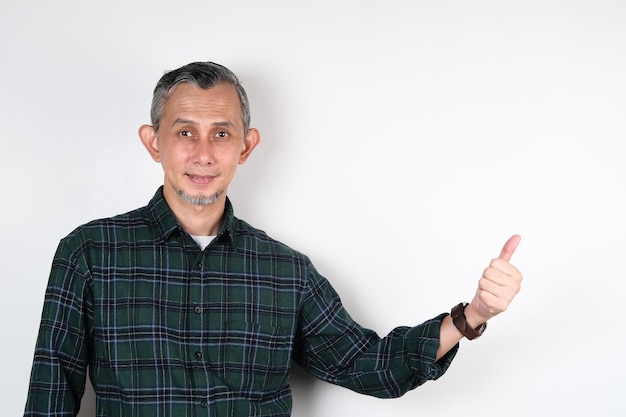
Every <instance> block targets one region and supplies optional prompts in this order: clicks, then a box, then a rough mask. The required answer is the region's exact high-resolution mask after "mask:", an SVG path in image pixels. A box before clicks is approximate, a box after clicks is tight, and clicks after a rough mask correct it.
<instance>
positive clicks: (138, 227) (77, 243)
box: [59, 207, 155, 254]
mask: <svg viewBox="0 0 626 417" xmlns="http://www.w3.org/2000/svg"><path fill="white" fill-rule="evenodd" d="M152 223H153V221H152V220H151V217H150V215H149V212H148V208H147V207H141V208H138V209H135V210H132V211H129V212H126V213H123V214H119V215H116V216H112V217H105V218H100V219H94V220H92V221H90V222H88V223H84V224H82V225H80V226H78V227H76V228H75V229H74V230H72V231H71V232H70V233H69V234H68V235H67V236H65V237H63V238H62V239H61V242H60V244H59V250H63V252H65V253H66V254H67V252H68V251H69V252H71V253H74V254H75V253H76V252H77V251H82V250H85V249H87V248H89V247H99V248H102V247H104V246H108V247H110V246H114V245H119V244H124V242H127V243H128V242H130V241H131V240H133V241H137V240H150V241H153V240H154V238H155V237H154V236H155V233H154V231H153V229H154V227H153V225H152Z"/></svg>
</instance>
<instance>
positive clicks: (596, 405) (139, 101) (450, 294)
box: [0, 0, 626, 417]
mask: <svg viewBox="0 0 626 417" xmlns="http://www.w3.org/2000/svg"><path fill="white" fill-rule="evenodd" d="M0 60H1V62H2V72H1V76H0V129H1V130H0V132H1V135H0V140H1V142H0V143H1V150H2V151H1V152H0V169H1V177H2V210H3V212H2V215H1V216H0V218H1V221H0V227H1V229H0V236H1V237H2V239H1V240H0V245H1V247H0V256H1V259H0V271H2V272H1V274H2V275H1V282H0V285H1V288H0V320H1V327H0V329H2V336H1V337H2V343H0V349H1V350H0V375H1V376H0V378H1V381H2V389H1V390H0V403H1V404H2V407H3V410H2V412H1V413H2V415H6V416H15V415H20V414H21V413H22V411H23V406H24V401H25V398H26V391H27V386H28V378H29V373H30V366H31V362H32V355H33V349H34V344H35V339H36V335H37V328H38V324H39V318H40V314H41V306H42V301H43V294H44V291H45V285H46V281H47V275H48V272H49V268H50V262H51V259H52V256H53V253H54V250H55V248H56V245H57V243H58V241H59V239H61V238H62V237H63V236H65V235H66V234H67V233H69V232H70V231H71V230H72V229H73V228H74V227H76V226H77V225H79V224H81V223H84V222H86V221H88V220H91V219H93V218H97V217H104V216H110V215H114V214H117V213H121V212H125V211H128V210H131V209H134V208H136V207H139V206H142V205H144V204H146V203H147V202H148V200H149V199H150V197H151V196H152V194H153V193H154V191H155V189H156V188H157V186H158V185H160V183H161V181H162V173H161V170H160V166H158V165H157V164H155V163H154V162H153V161H152V160H151V159H150V158H149V156H148V155H147V153H146V152H145V150H144V149H143V148H142V146H141V145H140V142H139V140H138V139H137V134H136V132H137V128H138V127H139V125H141V124H142V123H146V122H148V121H149V119H148V114H149V104H150V99H151V94H152V89H153V87H154V85H155V83H156V81H157V79H158V78H159V77H160V76H161V75H162V74H163V72H164V71H166V70H169V69H174V68H176V67H178V66H181V65H183V64H186V63H188V62H190V61H196V60H212V61H216V62H219V63H222V64H224V65H226V66H228V67H229V68H231V69H232V70H233V71H235V72H236V73H237V74H238V75H239V76H240V78H241V79H242V81H243V83H244V85H245V86H246V88H247V90H248V94H249V96H250V100H251V104H252V119H253V125H254V126H256V127H257V128H259V129H260V131H261V134H262V143H261V145H260V146H259V147H258V148H257V149H256V151H255V153H254V154H253V155H252V157H251V159H250V160H249V161H248V163H246V164H245V165H244V166H242V167H241V169H240V170H239V173H238V177H237V178H236V180H235V182H234V183H233V185H232V186H231V190H230V196H231V198H232V200H233V202H234V205H235V211H236V214H237V215H238V216H239V217H241V218H243V219H245V220H248V221H249V222H250V223H252V224H253V225H254V226H256V227H259V228H261V229H264V230H266V231H268V232H269V233H270V234H271V235H272V236H273V237H275V238H277V239H280V240H282V241H284V242H285V243H287V244H289V245H290V246H292V247H294V248H296V249H298V250H300V251H302V252H304V253H306V254H308V255H309V256H310V257H311V258H312V259H313V261H314V263H315V264H316V265H317V267H318V269H320V271H321V272H322V273H323V274H324V275H326V276H327V277H329V279H330V280H331V282H332V283H333V284H334V286H335V287H336V289H337V290H338V291H339V293H340V294H341V295H342V298H343V300H344V303H345V305H346V306H347V308H348V310H349V311H350V312H351V313H352V315H353V316H354V317H355V318H356V319H357V320H358V321H359V322H361V323H362V324H364V325H367V326H369V327H371V328H373V329H375V330H376V331H378V332H379V333H380V334H381V335H382V334H386V333H387V332H388V331H390V330H391V329H392V328H393V327H394V326H396V325H409V324H416V323H419V322H421V321H423V320H426V319H428V318H430V317H432V316H434V315H436V314H438V313H440V312H443V311H447V310H448V309H449V308H450V307H451V306H452V305H454V304H456V303H457V302H459V301H462V300H469V299H470V298H471V296H472V295H473V292H474V288H475V285H476V281H477V279H478V277H479V276H480V274H481V272H482V270H483V268H484V267H485V266H486V264H487V263H488V262H489V260H490V259H491V258H493V257H495V256H497V254H498V253H499V250H500V246H501V245H502V243H504V241H505V240H506V239H507V238H508V237H509V236H510V235H511V234H513V233H519V234H521V235H522V236H523V241H522V244H521V246H520V247H519V250H518V252H517V253H516V254H515V256H514V258H513V261H514V263H515V264H516V265H517V266H518V267H519V268H520V269H521V270H522V272H523V273H524V275H525V281H524V286H523V290H522V292H521V293H520V295H519V296H518V298H517V299H516V300H515V302H514V304H513V305H511V308H510V309H509V311H507V312H506V313H505V314H503V315H501V316H499V317H496V318H495V319H493V320H492V322H491V323H490V326H489V328H488V330H487V333H486V334H485V336H484V337H483V338H482V339H479V340H477V341H475V342H471V343H469V342H467V341H464V342H462V346H461V351H460V353H459V355H458V356H457V359H456V360H455V362H454V363H453V366H452V367H451V368H450V370H449V372H448V373H447V374H446V375H445V376H444V377H443V378H442V379H440V380H438V381H436V382H431V383H428V384H426V385H424V386H423V387H421V388H418V389H417V390H416V391H413V392H410V393H409V394H407V395H406V396H404V397H402V398H400V399H395V400H378V399H374V398H368V397H364V396H361V395H358V394H354V393H352V392H350V391H348V390H346V389H343V388H338V387H334V386H330V385H328V384H326V383H323V382H319V381H317V380H314V379H313V378H311V377H309V376H307V375H304V374H302V373H301V371H300V372H296V374H295V375H294V378H293V386H294V401H295V407H294V413H293V415H294V416H297V417H322V416H323V417H333V416H381V415H390V416H391V415H393V416H397V417H401V416H415V415H422V416H430V417H436V416H452V415H463V416H481V417H486V416H520V417H521V416H530V415H535V416H551V415H556V416H562V415H568V416H589V415H596V416H623V415H624V414H626V405H625V400H624V398H623V397H624V390H625V388H626V381H625V380H626V366H625V361H624V357H623V354H624V351H625V348H626V343H625V342H624V338H623V337H622V335H621V333H623V331H624V319H623V317H624V308H623V307H622V305H623V303H624V290H623V284H622V281H624V280H625V279H626V276H624V268H623V265H624V254H625V252H626V244H625V232H626V220H625V215H624V214H625V213H626V191H625V185H626V163H625V157H626V151H625V145H624V141H625V139H626V118H625V116H626V98H625V97H626V2H623V1H619V0H614V1H602V0H593V1H573V0H572V1H566V0H561V1H535V0H525V1H499V0H492V1H463V0H449V1H416V0H411V1H409V0H405V1H385V2H383V1H372V0H370V1H363V0H359V1H357V0H354V1H341V0H332V1H329V0H317V1H315V2H310V3H305V2H288V1H282V2H281V1H241V0H239V1H232V0H231V1H223V2H216V1H208V0H204V1H177V2H174V1H160V0H151V1H147V0H145V1H131V0H125V1H119V0H114V1H113V0H110V1H106V2H90V1H67V0H57V1H53V2H51V1H44V0H37V1H27V0H26V1H12V2H9V1H4V2H2V5H1V6H0ZM91 395H92V394H88V398H86V401H85V403H86V405H85V408H84V410H83V411H82V412H81V416H92V415H93V413H94V412H93V406H94V405H93V404H94V403H93V397H90V396H91Z"/></svg>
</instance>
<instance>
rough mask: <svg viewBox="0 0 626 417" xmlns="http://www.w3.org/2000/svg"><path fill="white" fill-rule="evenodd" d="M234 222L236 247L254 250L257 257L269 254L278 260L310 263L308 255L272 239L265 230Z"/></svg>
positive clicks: (236, 219) (238, 220)
mask: <svg viewBox="0 0 626 417" xmlns="http://www.w3.org/2000/svg"><path fill="white" fill-rule="evenodd" d="M233 220H234V221H233V226H234V227H233V233H234V236H233V238H234V240H235V242H236V245H237V246H239V247H241V248H243V249H244V250H253V251H254V252H256V254H257V255H259V254H268V255H272V256H274V257H277V258H290V259H292V260H297V261H300V262H303V263H307V264H308V263H310V260H309V258H308V256H307V255H305V254H303V253H302V252H300V251H298V250H296V249H293V248H292V247H290V246H288V245H287V244H285V243H283V242H281V241H279V240H277V239H274V238H272V237H271V236H270V235H268V234H267V232H265V231H264V230H261V229H257V228H255V227H253V226H251V225H250V224H249V223H247V222H246V221H244V220H241V219H238V218H234V219H233Z"/></svg>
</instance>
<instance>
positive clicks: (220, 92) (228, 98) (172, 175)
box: [140, 83, 259, 205]
mask: <svg viewBox="0 0 626 417" xmlns="http://www.w3.org/2000/svg"><path fill="white" fill-rule="evenodd" d="M140 136H141V139H142V142H143V143H144V145H145V146H146V148H147V149H148V151H149V152H150V155H151V156H152V158H153V159H154V160H155V161H157V162H160V163H161V165H162V167H163V171H164V174H165V178H164V187H163V193H164V196H165V198H166V200H167V201H168V203H170V204H175V205H180V204H182V205H208V204H213V203H215V202H220V203H221V204H223V203H224V199H225V195H226V191H227V189H228V185H229V184H230V182H231V180H232V179H233V176H234V175H235V171H236V169H237V165H238V164H242V163H244V162H245V160H246V159H247V158H248V156H249V155H250V152H252V150H253V149H254V147H255V146H256V144H257V143H258V141H259V137H258V132H257V131H256V130H255V129H250V131H249V133H248V135H247V136H246V137H244V127H243V121H242V118H241V104H240V101H239V96H238V94H237V91H236V90H235V87H233V86H232V85H230V84H227V83H223V84H218V85H216V86H214V87H212V88H210V89H206V90H205V89H202V88H199V87H196V86H193V85H191V84H181V85H179V86H178V87H176V89H175V90H174V92H173V93H172V95H171V96H170V97H169V98H168V99H167V100H166V101H165V104H164V108H163V115H162V118H161V122H160V127H159V131H158V132H156V133H155V132H154V129H152V127H151V126H142V128H141V129H140Z"/></svg>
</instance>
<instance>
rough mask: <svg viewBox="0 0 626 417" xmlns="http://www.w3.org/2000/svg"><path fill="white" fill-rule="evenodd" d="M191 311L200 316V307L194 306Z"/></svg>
mask: <svg viewBox="0 0 626 417" xmlns="http://www.w3.org/2000/svg"><path fill="white" fill-rule="evenodd" d="M193 311H195V312H196V313H198V314H200V313H202V307H200V306H196V307H195V308H194V309H193Z"/></svg>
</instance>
